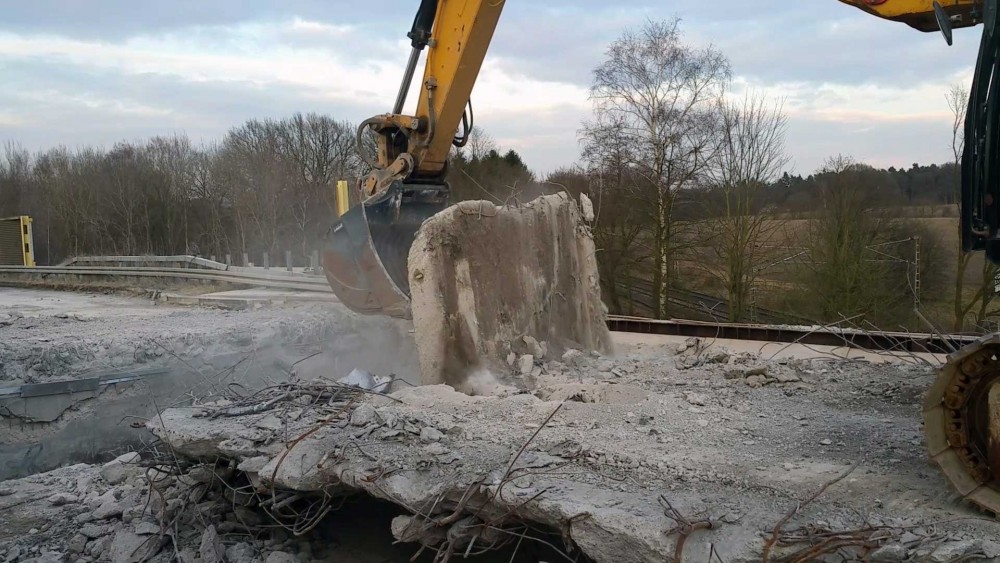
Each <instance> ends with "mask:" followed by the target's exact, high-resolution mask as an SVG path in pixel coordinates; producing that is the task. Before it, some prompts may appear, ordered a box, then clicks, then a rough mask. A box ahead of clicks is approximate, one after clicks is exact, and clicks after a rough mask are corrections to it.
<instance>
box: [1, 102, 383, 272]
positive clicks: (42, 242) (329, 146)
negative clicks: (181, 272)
mask: <svg viewBox="0 0 1000 563" xmlns="http://www.w3.org/2000/svg"><path fill="white" fill-rule="evenodd" d="M363 171H364V169H363V164H362V163H361V161H360V160H359V159H358V158H357V151H355V150H354V127H353V126H352V125H351V124H349V123H346V122H341V121H335V120H333V119H331V118H329V117H325V116H319V115H313V114H310V115H295V116H293V117H291V118H289V119H284V120H251V121H248V122H246V123H245V124H243V125H241V126H239V127H236V128H233V129H232V130H230V131H229V133H228V134H227V135H226V136H225V138H224V139H223V140H222V141H221V142H219V143H218V144H216V145H212V146H207V147H195V146H193V145H192V144H191V142H190V141H189V140H188V139H187V138H186V137H183V136H174V137H157V138H153V139H150V140H148V141H142V142H121V143H118V144H116V145H115V146H114V147H113V148H111V149H110V150H102V149H98V148H92V147H88V148H80V149H76V150H69V149H66V148H61V147H60V148H54V149H50V150H48V151H45V152H42V153H40V154H37V155H31V154H29V153H28V152H27V151H26V150H24V149H22V148H19V147H18V146H16V145H12V144H8V145H7V146H6V147H5V148H4V151H3V154H2V155H0V213H4V214H15V213H21V214H30V215H33V216H34V217H35V219H36V234H35V236H36V251H37V252H38V253H39V254H40V255H39V256H38V259H39V261H40V262H41V263H47V262H54V261H58V260H59V259H61V258H63V257H66V256H72V255H80V254H94V253H100V254H122V255H130V254H173V253H196V254H197V253H202V254H205V255H208V254H216V255H218V256H222V255H224V254H227V253H232V254H234V255H238V254H239V253H242V252H247V253H259V252H264V251H276V250H279V249H281V250H284V249H287V248H296V249H299V250H304V249H305V248H307V247H308V246H309V245H310V244H311V242H312V241H314V240H315V239H316V238H317V237H318V236H320V235H321V233H322V232H323V230H324V229H325V228H326V227H327V220H328V219H329V217H330V216H331V209H332V207H331V206H332V205H333V202H334V201H335V200H334V199H333V197H332V196H333V194H332V191H331V185H334V184H335V182H336V180H337V179H339V178H345V177H346V178H351V177H356V176H357V175H358V174H360V173H362V172H363Z"/></svg>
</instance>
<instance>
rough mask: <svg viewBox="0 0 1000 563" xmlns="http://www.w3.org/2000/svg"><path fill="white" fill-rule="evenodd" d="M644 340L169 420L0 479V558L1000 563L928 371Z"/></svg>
mask: <svg viewBox="0 0 1000 563" xmlns="http://www.w3.org/2000/svg"><path fill="white" fill-rule="evenodd" d="M634 340H635V339H634V338H633V339H630V342H632V341H634ZM646 342H655V344H647V345H644V346H639V347H635V346H629V347H620V350H619V354H618V356H617V357H614V358H611V357H591V356H587V355H584V354H580V353H576V354H574V353H568V354H566V355H564V356H562V357H560V358H549V357H542V358H536V357H532V358H531V359H530V360H528V361H527V362H523V361H522V360H523V358H515V359H514V361H512V366H511V367H510V371H509V373H504V374H498V375H501V376H502V377H501V379H506V380H507V382H508V383H511V385H510V386H507V387H501V388H499V389H497V390H496V391H495V395H493V396H481V397H469V396H466V395H462V394H459V393H457V392H455V391H454V390H453V389H451V388H449V387H446V386H427V387H419V388H414V387H411V386H409V385H406V384H404V383H401V382H397V383H396V385H395V387H394V390H393V392H392V393H391V395H389V396H381V395H379V394H376V393H371V392H363V391H359V390H356V389H346V388H344V387H343V386H341V385H338V384H337V383H335V381H334V380H335V379H336V378H338V377H340V376H342V375H346V374H344V373H340V372H335V373H328V374H326V375H327V378H326V379H318V380H317V379H312V378H310V379H299V380H295V381H293V382H291V383H289V384H275V385H271V386H269V387H267V388H264V389H260V390H255V391H251V390H240V391H239V393H232V394H230V395H229V396H228V397H224V398H220V397H213V398H210V400H207V402H204V403H202V404H199V405H195V406H192V407H185V408H174V409H168V410H166V411H164V412H163V413H162V415H161V416H159V417H155V418H153V419H151V420H150V421H149V423H148V426H149V427H150V428H151V429H152V430H153V431H154V432H155V433H156V434H157V436H158V437H159V441H158V443H156V444H153V445H150V446H149V447H147V448H145V449H144V450H142V451H141V452H140V453H141V459H140V460H134V459H128V460H127V461H128V464H126V465H119V466H115V465H114V464H113V465H112V466H111V467H110V468H103V467H101V466H73V467H67V468H62V469H59V470H56V471H53V472H50V473H46V474H39V475H34V476H32V477H29V478H25V479H21V480H16V481H8V482H4V483H0V561H12V562H13V561H27V560H35V561H77V560H80V561H91V560H99V561H138V560H142V559H141V558H139V557H138V555H150V558H149V559H148V560H152V561H170V560H178V559H179V560H182V561H196V560H199V559H200V560H201V561H222V560H224V559H223V557H227V558H228V559H225V560H229V561H268V562H274V561H357V562H366V563H367V562H368V561H407V560H409V558H410V556H412V555H413V554H415V553H417V552H418V551H419V550H420V546H421V545H422V544H424V545H426V546H427V547H426V549H424V550H423V553H422V555H421V557H422V558H423V559H420V560H423V561H432V560H434V558H435V556H440V558H441V559H443V558H444V557H443V555H444V554H447V553H449V552H450V553H451V554H452V555H453V557H452V558H451V559H452V560H458V559H460V557H461V556H463V555H464V554H465V553H466V551H468V552H469V553H477V552H479V551H486V552H488V553H487V556H488V555H493V556H494V557H495V560H502V561H510V560H523V561H539V560H544V561H560V560H568V561H586V560H593V561H615V562H618V561H667V560H671V559H672V558H674V556H675V554H676V552H677V550H678V540H680V539H682V538H683V541H682V542H681V544H682V545H681V546H680V551H681V552H682V553H681V554H682V557H683V560H685V561H708V560H713V561H720V560H721V561H725V562H727V563H729V562H738V561H761V560H763V559H764V558H765V556H764V552H765V551H767V552H768V554H767V559H768V560H770V561H795V560H802V561H814V560H815V561H843V560H855V559H861V558H864V557H867V558H868V560H871V561H940V562H944V561H983V560H986V561H990V560H992V561H1000V545H998V544H997V543H996V541H997V538H1000V523H998V522H997V520H995V519H994V518H993V517H992V516H990V515H986V514H982V513H978V512H975V511H973V510H972V509H970V508H968V507H967V506H965V505H964V504H962V503H961V502H960V501H959V499H957V498H956V497H955V496H954V495H953V494H952V493H951V491H950V489H949V487H948V485H947V483H946V482H945V481H944V479H943V478H942V477H941V476H940V475H939V474H938V472H937V471H936V470H935V469H934V468H933V467H932V466H931V465H930V464H929V462H928V460H927V456H926V453H925V451H924V449H923V448H924V446H923V439H922V433H921V422H920V414H919V411H920V401H921V397H922V394H923V391H924V390H925V389H926V388H927V387H928V386H929V384H930V382H931V381H932V380H933V371H932V369H931V368H930V367H929V366H928V365H925V364H924V363H923V361H922V360H919V359H916V358H912V357H911V358H906V360H907V361H906V362H903V361H898V360H897V361H896V362H895V363H890V364H875V363H871V362H867V361H860V360H851V361H848V360H837V359H833V358H830V357H824V356H822V355H813V357H811V358H803V359H795V358H787V357H786V358H784V359H767V358H762V357H760V356H758V355H755V354H751V353H730V352H727V351H726V350H724V349H722V348H720V347H719V346H718V345H714V346H709V345H708V344H710V343H706V342H703V341H702V342H693V341H692V342H689V343H687V344H684V343H679V342H678V341H674V343H672V344H667V343H666V342H667V341H666V340H665V339H659V340H655V341H654V340H653V339H649V340H646ZM522 363H529V364H530V365H528V366H522V365H521V364H522ZM360 367H363V366H360ZM523 368H528V369H523ZM330 371H333V370H330ZM522 373H523V374H524V375H521V374H522ZM102 474H103V475H102ZM32 530H34V531H32ZM295 531H299V532H302V533H301V535H295ZM397 541H398V543H394V542H397ZM359 542H360V545H359ZM543 542H544V543H543ZM549 545H552V546H555V547H557V548H558V549H559V550H561V551H563V552H565V553H566V556H565V557H563V556H561V555H559V554H557V553H554V552H552V551H549V552H548V553H541V552H539V551H529V550H551V549H552V548H550V547H548V546H549ZM499 549H505V550H506V551H505V552H503V553H502V554H501V553H500V551H493V550H499ZM154 552H155V553H154ZM515 552H516V555H517V557H520V559H517V558H514V559H512V555H515ZM196 558H197V559H196ZM483 560H484V561H488V560H489V559H483Z"/></svg>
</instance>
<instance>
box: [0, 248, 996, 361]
mask: <svg viewBox="0 0 1000 563" xmlns="http://www.w3.org/2000/svg"><path fill="white" fill-rule="evenodd" d="M102 263H103V264H108V263H110V264H115V265H112V266H108V265H101V264H102ZM143 263H151V264H158V263H159V264H163V263H168V264H170V266H168V267H163V266H141V265H137V266H131V265H128V266H126V265H119V264H143ZM76 264H79V265H76ZM60 277H67V278H69V279H70V280H72V281H71V282H65V280H64V283H66V285H74V283H73V282H75V281H79V280H86V279H88V278H90V279H94V280H96V279H100V278H102V277H104V278H133V279H136V278H148V279H151V278H164V279H185V280H194V281H209V282H223V283H227V284H232V285H237V286H245V287H265V288H273V289H286V290H296V291H304V292H309V293H321V294H324V295H328V296H329V297H330V299H331V300H332V299H334V296H333V291H332V289H330V286H329V285H328V284H327V281H326V278H325V277H324V276H323V275H322V273H321V272H288V271H284V270H280V269H265V268H246V267H235V266H227V265H226V264H222V263H219V262H212V261H209V260H204V259H202V258H195V257H193V256H168V257H146V256H141V257H127V256H125V257H123V256H108V257H90V258H86V257H85V258H77V259H74V260H73V261H72V262H71V263H67V264H64V265H60V266H37V267H33V268H32V267H22V266H0V285H4V284H15V285H23V284H25V282H26V281H27V282H28V283H30V281H32V280H34V281H36V282H37V281H42V282H45V281H52V279H58V278H60ZM679 297H680V299H681V300H682V301H687V300H689V299H690V300H691V303H687V305H688V306H694V307H697V305H696V304H695V303H694V302H705V301H708V302H709V303H712V301H713V300H714V305H715V306H714V307H712V306H710V305H707V304H706V306H709V307H710V308H715V309H716V310H717V311H718V310H719V309H718V308H719V307H721V306H722V305H723V303H722V301H721V300H719V299H718V298H714V297H712V296H709V295H705V294H700V293H696V292H683V293H682V294H681V295H679ZM678 304H680V303H678ZM703 308H704V307H703ZM720 312H721V311H720ZM767 316H768V317H772V318H773V316H776V314H774V315H767ZM769 320H770V319H769ZM775 320H776V319H775ZM608 326H609V328H610V329H611V330H612V331H616V332H634V333H641V334H660V335H672V336H687V337H699V338H724V339H733V340H755V341H764V342H784V343H801V344H810V345H822V346H834V347H850V348H857V349H863V350H872V351H883V352H893V351H895V352H918V353H920V352H926V353H933V354H947V353H950V352H952V351H953V350H955V349H957V348H961V347H962V346H964V345H966V344H969V343H971V342H973V341H975V340H976V339H977V338H978V336H976V335H967V334H958V335H952V334H949V335H937V334H924V333H905V332H876V331H862V330H854V329H842V328H836V327H816V326H790V325H785V324H781V323H780V322H774V321H772V322H770V323H769V324H732V323H725V322H717V321H709V322H703V321H692V320H681V319H675V320H654V319H649V318H644V317H630V316H609V317H608Z"/></svg>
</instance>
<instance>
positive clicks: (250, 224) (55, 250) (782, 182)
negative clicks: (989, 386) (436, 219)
mask: <svg viewBox="0 0 1000 563" xmlns="http://www.w3.org/2000/svg"><path fill="white" fill-rule="evenodd" d="M731 78H732V71H731V68H730V65H729V61H728V59H727V58H726V57H725V56H724V55H723V54H722V53H721V52H719V51H717V50H715V49H714V48H712V47H708V48H696V47H692V46H690V45H688V44H686V43H685V42H684V40H683V35H682V33H681V29H680V24H679V21H678V20H676V19H673V20H666V21H649V22H647V23H646V24H645V25H643V26H642V27H640V28H637V29H628V30H625V31H624V32H623V33H622V35H621V36H620V37H619V38H618V40H616V41H615V42H614V43H612V44H611V45H610V46H609V47H608V49H607V51H606V53H605V56H604V60H602V61H601V62H600V64H598V65H597V66H596V68H595V70H594V73H593V83H592V87H591V92H590V93H591V100H592V103H593V113H592V116H591V117H590V118H589V119H588V120H587V121H586V122H584V123H582V124H581V126H580V129H579V131H578V133H579V138H580V143H581V152H580V159H579V162H578V163H576V164H574V165H572V166H566V167H564V168H561V169H559V170H556V171H555V172H553V173H551V174H548V175H545V176H544V177H541V176H539V175H537V174H535V173H533V172H532V171H531V170H530V168H529V167H528V166H527V165H526V164H525V162H524V160H523V158H522V156H521V155H520V154H519V153H517V151H515V150H513V149H511V148H507V147H501V146H499V145H498V144H497V143H496V141H495V140H494V139H492V138H491V137H490V135H489V134H488V133H486V132H484V131H482V130H481V129H476V130H474V131H473V134H472V136H471V138H470V140H469V142H468V144H467V145H466V146H465V147H464V148H462V149H456V150H454V151H453V154H452V159H451V164H450V174H449V179H448V180H449V183H450V184H451V186H452V199H453V201H460V200H468V199H486V200H490V201H493V202H494V203H497V204H517V203H519V202H525V201H528V200H530V199H532V198H534V197H536V196H538V195H541V194H545V193H554V192H558V191H568V192H570V193H572V194H574V195H577V194H580V193H586V194H588V196H589V197H590V198H591V199H592V200H593V201H594V203H595V206H596V211H597V217H596V220H595V222H594V224H593V232H594V237H595V241H596V243H597V246H598V257H597V258H598V263H599V267H600V271H601V278H602V291H603V294H604V296H605V300H606V302H607V303H608V306H609V309H610V310H611V312H613V313H626V314H644V315H648V316H652V317H656V318H670V317H672V316H681V315H683V314H690V312H691V311H686V312H683V311H681V310H679V309H678V303H679V302H680V301H679V297H678V295H679V294H680V293H681V292H683V291H685V290H688V289H691V288H698V289H702V290H708V291H711V292H712V293H714V294H716V295H718V296H719V297H721V298H723V299H724V300H725V301H726V302H727V304H728V306H727V310H726V311H725V313H724V315H723V316H724V318H725V319H726V320H730V321H751V320H754V317H755V311H758V310H759V309H762V308H767V309H771V310H775V309H776V310H779V311H784V312H787V313H788V315H789V318H790V319H791V318H795V319H803V318H805V319H814V320H815V321H817V322H837V321H839V320H841V319H850V320H851V322H858V323H862V322H869V323H872V324H873V325H875V324H877V325H879V326H887V327H896V326H897V325H900V326H916V325H915V323H916V322H917V321H916V320H915V317H914V312H913V309H914V307H920V306H922V305H921V304H928V303H931V302H934V301H935V300H936V301H938V302H941V303H944V304H940V303H939V304H938V306H937V309H935V310H934V311H932V312H931V313H930V316H932V317H934V318H935V319H936V320H937V321H938V322H939V323H940V324H943V325H947V326H949V327H950V328H956V329H962V328H967V327H970V326H971V327H983V326H985V325H986V324H988V323H989V322H990V319H991V318H993V316H994V311H993V309H992V277H991V276H993V275H995V272H994V271H991V270H990V269H989V268H990V267H989V266H988V265H983V266H982V270H983V271H982V272H981V273H982V276H979V273H978V272H974V271H973V270H974V269H975V268H973V269H972V270H970V269H969V268H970V264H972V261H971V257H970V256H968V255H962V254H961V253H959V252H958V249H957V248H954V249H952V248H945V247H944V246H943V245H942V244H941V243H940V242H939V241H938V240H937V239H940V237H939V236H937V235H936V234H935V233H933V232H930V231H928V228H927V226H926V225H923V224H921V223H920V222H919V221H906V220H901V219H900V218H899V213H898V212H894V211H893V210H894V209H898V208H900V207H904V206H927V207H935V208H937V209H944V210H947V209H950V208H949V207H948V206H952V207H954V205H955V203H956V201H957V191H956V190H957V178H958V172H957V167H956V165H955V162H950V163H945V164H930V165H926V166H923V165H919V164H913V165H912V166H911V167H909V168H906V169H902V168H901V169H896V168H889V169H877V168H874V167H871V166H868V165H865V164H862V163H859V162H857V161H855V160H853V159H852V158H851V157H846V156H841V155H836V156H831V158H830V159H829V160H828V162H827V163H826V164H825V165H824V166H823V167H822V168H821V169H820V170H817V171H816V172H814V173H813V174H809V175H807V176H802V175H791V174H788V173H787V171H786V170H785V168H786V166H787V163H788V160H789V159H788V155H787V151H786V147H785V130H786V127H787V121H788V118H787V116H786V114H785V113H784V111H783V108H782V104H781V101H780V100H769V99H767V98H765V97H764V96H762V95H759V94H757V93H755V92H752V91H751V92H745V93H742V94H740V95H736V94H734V92H732V86H731ZM950 96H951V97H949V102H950V104H951V105H952V106H953V111H954V113H955V114H956V124H957V123H959V121H958V120H959V119H960V117H961V116H960V115H959V113H960V109H961V100H960V99H953V98H954V97H955V96H960V91H959V90H953V91H952V92H951V93H950ZM952 102H953V103H952ZM355 130H356V126H355V124H353V123H351V122H348V121H341V120H337V119H335V118H333V117H331V116H325V115H318V114H315V113H310V114H295V115H292V116H290V117H287V118H284V119H251V120H248V121H247V122H245V123H243V124H241V125H238V126H235V127H233V128H232V129H230V130H229V131H228V132H227V133H226V134H225V135H224V136H223V137H222V138H221V139H220V140H219V141H218V142H216V143H212V144H208V145H203V146H196V145H194V144H192V143H191V142H190V140H189V139H188V138H187V137H186V136H184V135H173V136H168V137H153V138H151V139H148V140H142V141H122V142H119V143H117V144H115V145H114V146H113V147H111V148H110V149H104V148H100V147H82V148H77V149H68V148H65V147H57V148H52V149H48V150H45V151H41V152H38V153H31V152H29V151H27V150H25V149H23V148H21V147H20V146H18V145H17V144H15V143H14V142H9V143H7V144H6V145H5V146H4V147H3V150H2V151H0V216H8V215H18V214H27V215H31V216H33V217H34V219H35V246H36V259H37V260H38V263H39V264H54V263H58V262H59V261H60V260H62V259H64V258H66V257H70V256H78V255H88V254H89V255H94V254H102V255H104V254H107V255H137V254H139V255H141V254H160V255H164V254H199V255H203V256H209V255H214V256H217V257H222V256H225V255H232V256H234V257H240V256H242V255H243V254H248V255H250V256H252V257H253V258H252V259H253V260H255V261H256V260H259V257H260V255H261V254H262V253H264V252H269V253H273V254H274V255H280V254H283V252H284V251H286V250H290V251H292V252H293V254H294V255H295V257H296V261H297V262H298V263H303V262H305V261H307V260H308V256H309V255H310V254H311V253H312V252H313V251H315V250H317V249H319V248H321V247H322V245H323V244H324V240H325V236H326V232H327V230H328V229H329V227H330V225H331V224H332V222H333V221H334V220H335V217H336V203H335V202H336V196H335V190H334V188H335V186H336V183H337V181H338V180H347V181H348V182H350V183H351V184H352V185H353V183H354V182H355V181H356V180H357V179H358V178H359V177H361V176H363V175H364V174H365V173H367V172H368V169H367V165H366V164H365V161H364V159H362V158H360V157H359V155H358V148H357V147H356V146H355ZM953 141H954V143H953V144H955V145H956V147H955V148H956V153H955V154H956V160H957V156H958V155H959V154H960V153H961V150H960V143H961V131H960V128H959V127H957V126H956V128H955V135H954V139H953ZM362 150H368V151H373V150H374V147H373V146H372V145H370V144H369V145H366V146H365V147H364V148H363V149H362ZM947 213H948V212H943V214H947ZM956 228H957V227H956ZM917 237H919V239H920V241H921V243H920V246H921V248H920V251H919V254H918V253H915V252H914V250H915V245H914V244H912V243H913V241H914V239H915V238H917ZM950 255H955V262H956V264H955V268H954V269H955V271H954V272H944V271H943V268H941V267H940V266H939V265H937V264H938V263H939V262H940V261H942V260H945V261H948V260H949V258H947V256H950ZM942 257H945V258H942ZM970 277H971V278H972V279H973V280H974V283H968V282H967V280H968V279H969V278H970ZM918 280H919V282H920V283H919V287H918V286H917V283H916V282H917V281H918ZM638 288H641V289H642V291H638ZM949 288H951V289H949ZM945 294H947V295H948V297H947V298H946V299H942V298H941V296H942V295H945ZM924 306H926V305H924Z"/></svg>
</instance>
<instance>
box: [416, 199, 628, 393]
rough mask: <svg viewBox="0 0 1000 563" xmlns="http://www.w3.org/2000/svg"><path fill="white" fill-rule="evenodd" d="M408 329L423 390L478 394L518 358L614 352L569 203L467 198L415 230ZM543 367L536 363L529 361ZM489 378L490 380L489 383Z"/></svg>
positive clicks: (589, 243) (586, 242) (591, 257)
mask: <svg viewBox="0 0 1000 563" xmlns="http://www.w3.org/2000/svg"><path fill="white" fill-rule="evenodd" d="M409 274H410V291H411V297H412V313H413V324H414V328H415V338H416V341H417V349H418V352H419V356H420V367H421V373H422V376H423V379H424V383H426V384H439V383H446V384H448V385H451V386H453V387H455V388H456V389H460V390H462V391H464V392H470V393H475V392H477V391H479V390H480V389H478V387H479V383H480V382H481V381H482V378H478V377H473V374H480V375H481V374H484V373H485V372H487V371H489V372H492V373H493V374H494V375H495V374H497V373H500V372H502V371H503V370H505V369H507V368H506V360H507V358H508V356H509V355H510V354H511V353H512V352H513V353H514V354H515V355H518V356H520V355H521V354H529V353H532V352H534V354H533V355H535V356H537V355H539V354H538V348H537V347H536V348H535V349H534V350H532V349H531V346H530V345H529V344H528V343H526V342H525V340H524V337H529V338H533V339H535V340H536V341H538V342H544V343H545V346H543V347H542V348H544V350H545V352H546V354H545V355H547V356H549V357H550V358H551V357H559V356H560V355H561V354H562V352H563V351H564V350H565V349H567V348H576V349H582V350H596V351H599V352H604V353H608V352H610V351H611V349H612V344H611V337H610V333H609V331H608V328H607V324H606V309H605V307H604V304H603V303H602V302H601V290H600V283H599V276H598V271H597V259H596V257H595V247H594V241H593V238H592V236H591V233H590V230H589V228H588V227H587V225H586V223H585V221H584V218H583V213H582V211H581V208H580V206H579V205H578V203H577V202H576V201H574V200H573V199H572V198H570V197H569V196H568V195H566V194H556V195H550V196H543V197H540V198H538V199H535V200H533V201H531V202H530V203H528V204H527V205H523V206H516V207H514V206H497V205H494V204H492V203H490V202H488V201H469V202H463V203H461V204H459V205H455V206H452V207H450V208H448V209H446V210H444V211H442V212H441V213H438V214H437V215H435V216H434V217H432V218H431V219H429V220H428V221H427V222H425V223H424V225H423V226H422V227H421V228H420V231H419V232H418V233H417V238H416V240H415V241H414V243H413V246H412V247H411V249H410V255H409ZM534 359H536V360H539V361H541V360H543V358H534ZM486 379H487V380H492V378H486Z"/></svg>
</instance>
